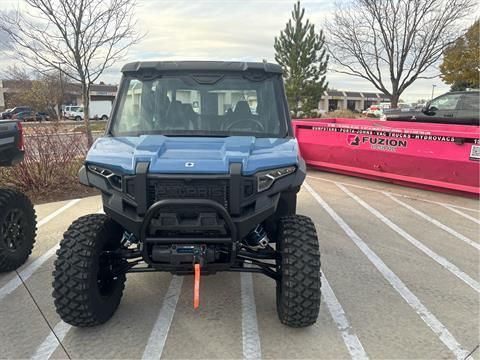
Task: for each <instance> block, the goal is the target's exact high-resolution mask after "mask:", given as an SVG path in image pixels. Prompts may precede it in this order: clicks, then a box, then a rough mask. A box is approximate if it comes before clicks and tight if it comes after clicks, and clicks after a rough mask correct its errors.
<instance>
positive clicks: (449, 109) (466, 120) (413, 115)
mask: <svg viewBox="0 0 480 360" xmlns="http://www.w3.org/2000/svg"><path fill="white" fill-rule="evenodd" d="M479 114H480V91H478V90H477V91H475V90H473V91H456V92H449V93H446V94H443V95H441V96H439V97H437V98H435V99H433V100H432V101H430V102H428V103H427V104H426V105H425V107H423V108H422V109H393V110H387V111H385V112H384V114H383V116H382V119H383V120H387V121H409V122H419V123H440V124H452V125H473V126H479V125H480V116H479Z"/></svg>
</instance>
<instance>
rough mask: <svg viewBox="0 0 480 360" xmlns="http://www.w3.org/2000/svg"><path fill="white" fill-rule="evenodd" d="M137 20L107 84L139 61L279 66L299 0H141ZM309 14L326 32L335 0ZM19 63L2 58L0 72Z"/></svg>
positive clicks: (428, 88)
mask: <svg viewBox="0 0 480 360" xmlns="http://www.w3.org/2000/svg"><path fill="white" fill-rule="evenodd" d="M137 2H138V6H137V7H136V10H135V11H136V18H137V21H138V28H139V31H140V32H142V33H145V37H144V38H143V39H142V41H141V42H140V43H138V44H136V45H134V46H132V47H131V48H130V50H129V52H128V54H127V55H126V57H125V58H124V59H122V61H121V62H119V63H118V64H115V65H114V66H112V67H111V68H110V69H107V70H106V71H105V72H104V74H103V75H102V77H101V78H100V80H101V81H104V82H105V83H111V84H116V83H118V81H119V80H120V68H121V67H122V65H123V64H124V63H127V62H130V61H138V60H241V61H262V60H263V59H266V60H267V61H270V62H274V61H275V60H274V49H273V41H274V38H275V36H278V35H279V33H280V30H282V29H283V28H284V26H285V23H286V22H287V21H288V19H289V18H290V14H291V11H292V9H293V4H294V0H223V1H222V0H137ZM17 6H18V7H20V8H22V7H23V6H24V3H23V0H0V10H9V9H15V8H16V7H17ZM302 6H303V7H305V10H306V16H307V17H308V18H309V19H310V21H311V22H312V23H313V24H315V26H316V27H317V28H321V27H322V26H323V25H324V24H325V21H326V20H327V19H328V18H329V17H330V16H331V15H332V12H333V10H334V1H332V0H310V1H306V0H304V1H302ZM14 63H15V61H14V60H13V59H9V58H6V57H5V56H0V73H1V72H2V70H4V69H5V68H6V67H8V66H9V65H13V64H14ZM327 80H328V81H329V87H330V88H335V89H338V90H344V91H375V92H378V91H376V90H375V88H374V87H373V85H371V84H370V83H369V82H367V81H366V80H362V79H359V78H356V77H352V76H348V75H343V74H339V73H336V72H334V71H331V70H329V71H328V72H327ZM432 85H435V89H434V91H435V94H436V95H440V94H442V93H445V92H447V91H448V90H449V88H450V87H449V85H446V84H444V83H443V82H442V81H441V79H440V78H435V79H430V80H417V82H415V83H414V84H413V85H412V86H411V87H409V88H408V89H407V90H406V91H405V93H404V94H403V95H402V99H403V100H405V101H416V100H418V99H429V98H430V97H431V95H432Z"/></svg>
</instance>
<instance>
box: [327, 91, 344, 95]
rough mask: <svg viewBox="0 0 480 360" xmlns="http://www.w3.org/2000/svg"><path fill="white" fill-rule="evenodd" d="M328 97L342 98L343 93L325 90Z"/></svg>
mask: <svg viewBox="0 0 480 360" xmlns="http://www.w3.org/2000/svg"><path fill="white" fill-rule="evenodd" d="M327 93H328V95H329V96H344V95H343V91H339V90H327Z"/></svg>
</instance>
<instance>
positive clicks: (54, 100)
mask: <svg viewBox="0 0 480 360" xmlns="http://www.w3.org/2000/svg"><path fill="white" fill-rule="evenodd" d="M59 75H60V74H58V73H57V72H56V71H52V72H50V73H38V72H34V71H33V72H32V71H30V72H29V71H27V70H26V69H25V68H22V67H19V66H16V65H14V66H9V67H8V68H7V69H6V70H4V71H2V72H1V73H0V76H1V77H2V79H3V80H8V81H10V86H11V92H10V96H9V97H8V100H7V103H8V107H14V106H15V105H27V106H30V107H31V108H32V109H34V110H37V111H42V112H43V111H46V112H48V113H50V115H52V116H53V115H55V116H56V118H57V120H59V119H60V115H61V114H60V112H59V109H60V106H61V105H62V104H63V100H64V98H65V88H66V87H67V86H68V85H69V83H68V80H67V82H66V79H63V78H62V77H60V76H59Z"/></svg>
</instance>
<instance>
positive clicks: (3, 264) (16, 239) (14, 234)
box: [0, 189, 37, 272]
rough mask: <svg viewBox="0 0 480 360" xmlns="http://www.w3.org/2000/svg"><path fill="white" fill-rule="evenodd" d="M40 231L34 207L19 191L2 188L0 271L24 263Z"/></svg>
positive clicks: (0, 195) (0, 193)
mask: <svg viewBox="0 0 480 360" xmlns="http://www.w3.org/2000/svg"><path fill="white" fill-rule="evenodd" d="M36 230H37V223H36V216H35V210H34V209H33V205H32V203H31V202H30V200H29V199H28V197H27V196H26V195H24V194H22V193H20V192H18V191H15V190H9V189H0V272H5V271H12V270H15V269H17V268H18V267H19V266H21V265H23V264H24V263H25V261H26V260H27V259H28V257H29V255H30V254H31V252H32V248H33V244H34V243H35V233H36Z"/></svg>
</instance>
